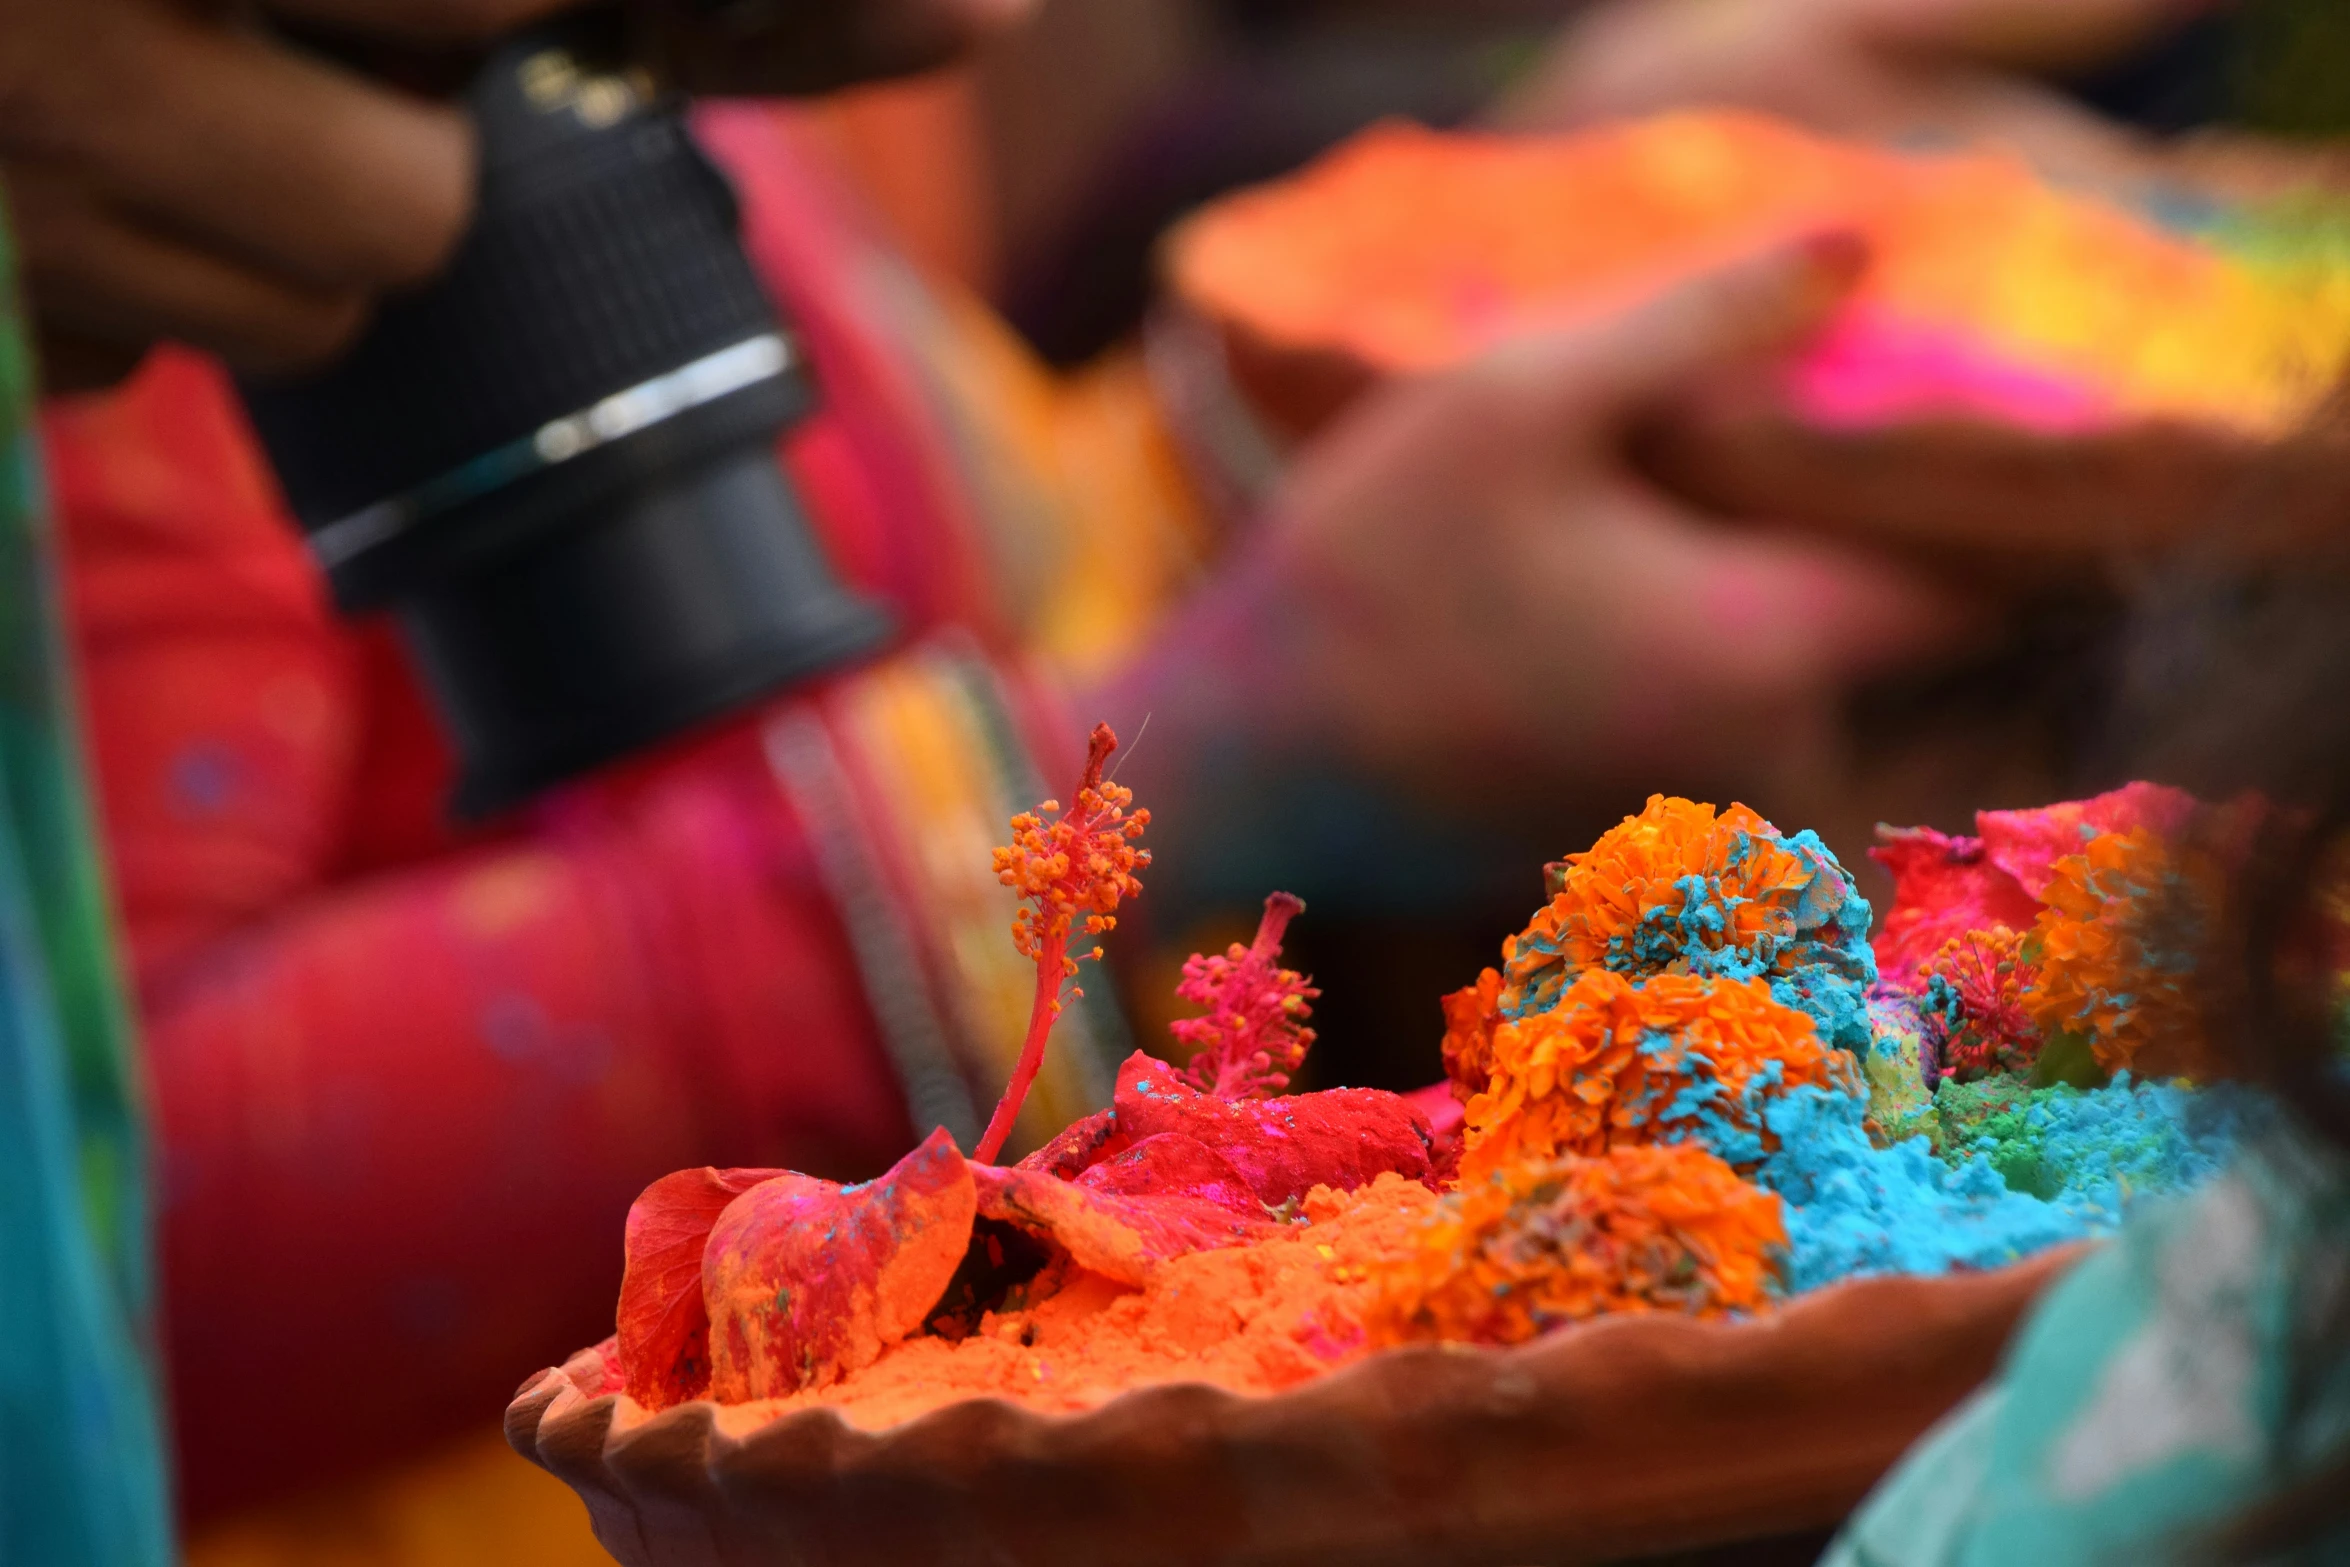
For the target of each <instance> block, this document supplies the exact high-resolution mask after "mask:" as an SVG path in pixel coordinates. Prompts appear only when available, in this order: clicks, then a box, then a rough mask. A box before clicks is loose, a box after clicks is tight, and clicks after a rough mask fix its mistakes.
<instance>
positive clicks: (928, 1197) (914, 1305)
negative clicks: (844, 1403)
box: [702, 1129, 978, 1403]
mask: <svg viewBox="0 0 2350 1567" xmlns="http://www.w3.org/2000/svg"><path fill="white" fill-rule="evenodd" d="M971 1176H972V1167H971V1166H970V1165H969V1164H967V1163H966V1162H965V1161H964V1159H963V1155H962V1152H961V1151H960V1150H959V1149H957V1148H956V1147H955V1142H954V1139H953V1138H951V1137H949V1136H948V1135H947V1134H946V1132H945V1130H944V1129H941V1130H939V1131H935V1132H932V1133H931V1134H930V1136H929V1137H928V1138H927V1139H926V1140H925V1141H924V1142H923V1144H922V1146H921V1147H919V1148H917V1149H915V1150H914V1151H913V1152H912V1153H910V1154H908V1155H906V1157H905V1158H903V1159H900V1160H899V1161H898V1162H897V1164H896V1165H895V1166H894V1167H892V1168H891V1170H890V1172H889V1173H888V1174H887V1175H884V1176H883V1177H881V1179H879V1180H877V1181H868V1182H866V1183H865V1184H864V1185H862V1186H836V1185H834V1184H833V1183H832V1182H830V1181H819V1180H816V1179H815V1178H813V1177H811V1176H805V1175H785V1176H780V1177H778V1178H776V1179H775V1180H772V1181H768V1182H766V1183H765V1184H764V1185H760V1186H755V1187H753V1188H752V1189H751V1190H750V1191H748V1192H746V1193H744V1194H743V1195H742V1196H740V1197H738V1198H736V1199H735V1200H734V1201H733V1202H732V1203H730V1204H729V1205H728V1206H727V1209H726V1211H725V1212H724V1213H723V1214H721V1215H720V1216H719V1219H718V1223H717V1224H716V1226H715V1227H713V1228H712V1230H711V1231H710V1242H709V1246H708V1247H707V1249H706V1250H705V1251H704V1252H703V1254H702V1281H703V1282H702V1292H703V1298H704V1299H705V1300H706V1301H707V1302H708V1303H709V1307H710V1322H711V1334H710V1360H711V1366H710V1390H711V1392H712V1394H713V1395H714V1396H715V1397H717V1398H718V1399H719V1400H720V1401H721V1402H724V1403H736V1402H740V1401H741V1400H744V1399H751V1398H776V1397H780V1396H782V1395H784V1394H786V1393H794V1392H797V1391H799V1390H800V1389H801V1388H805V1387H823V1386H825V1385H827V1384H829V1383H831V1382H835V1381H838V1380H839V1379H840V1378H841V1377H842V1376H844V1375H846V1374H847V1373H848V1372H851V1371H855V1370H857V1369H859V1368H860V1367H863V1366H869V1365H871V1364H872V1363H873V1362H874V1361H875V1360H876V1359H878V1358H880V1355H881V1352H882V1350H883V1349H885V1348H886V1347H888V1346H889V1345H891V1344H894V1343H896V1342H897V1341H898V1340H900V1339H902V1338H904V1337H905V1336H906V1335H907V1334H908V1333H910V1332H912V1331H913V1330H914V1329H916V1328H918V1327H920V1326H921V1325H922V1323H923V1321H924V1320H925V1319H926V1318H928V1317H929V1315H930V1311H931V1308H932V1307H933V1306H935V1305H937V1304H938V1299H939V1297H940V1296H941V1295H942V1294H944V1293H945V1292H946V1287H947V1283H948V1281H949V1280H951V1279H952V1278H953V1277H954V1275H955V1270H956V1269H957V1268H958V1267H960V1266H961V1265H962V1262H963V1254H964V1253H965V1252H966V1251H968V1250H969V1249H970V1245H971V1225H972V1220H973V1217H974V1216H975V1214H976V1213H977V1209H978V1194H977V1191H976V1189H975V1187H974V1185H973V1183H972V1178H971Z"/></svg>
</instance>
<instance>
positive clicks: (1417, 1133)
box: [1095, 1050, 1436, 1206]
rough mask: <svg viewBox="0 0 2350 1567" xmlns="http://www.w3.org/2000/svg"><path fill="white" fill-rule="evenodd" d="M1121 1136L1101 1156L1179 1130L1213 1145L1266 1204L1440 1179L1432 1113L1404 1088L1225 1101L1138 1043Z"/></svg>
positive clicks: (1124, 1092) (1129, 1064) (1126, 1074)
mask: <svg viewBox="0 0 2350 1567" xmlns="http://www.w3.org/2000/svg"><path fill="white" fill-rule="evenodd" d="M1115 1103H1116V1114H1117V1118H1118V1130H1117V1137H1115V1138H1112V1139H1110V1140H1109V1141H1108V1142H1107V1143H1105V1144H1104V1145H1103V1149H1102V1151H1101V1152H1099V1153H1097V1154H1096V1158H1095V1162H1099V1159H1100V1158H1101V1157H1103V1156H1105V1155H1108V1154H1115V1153H1117V1152H1120V1151H1122V1149H1121V1147H1120V1146H1117V1143H1118V1138H1123V1139H1126V1141H1125V1143H1124V1145H1123V1146H1124V1147H1132V1146H1134V1145H1135V1144H1138V1143H1140V1142H1141V1141H1142V1139H1144V1138H1146V1137H1155V1136H1157V1135H1159V1134H1160V1133H1163V1132H1179V1133H1181V1134H1182V1135H1184V1136H1186V1137H1189V1138H1191V1139H1192V1140H1193V1141H1195V1142H1200V1143H1204V1144H1206V1145H1207V1146H1208V1147H1209V1148H1212V1149H1214V1150H1215V1151H1216V1152H1217V1153H1219V1154H1222V1155H1223V1156H1224V1158H1225V1159H1226V1160H1227V1161H1228V1162H1229V1163H1230V1164H1231V1165H1232V1167H1233V1169H1234V1170H1236V1171H1238V1172H1239V1174H1240V1178H1241V1179H1242V1180H1243V1181H1245V1182H1247V1183H1248V1187H1249V1190H1251V1191H1252V1192H1254V1193H1255V1194H1256V1197H1257V1200H1258V1201H1259V1202H1263V1203H1268V1204H1273V1205H1276V1206H1277V1205H1279V1204H1281V1203H1285V1202H1287V1201H1289V1200H1290V1199H1291V1198H1293V1197H1303V1196H1304V1195H1305V1194H1306V1193H1307V1192H1309V1191H1312V1190H1313V1189H1314V1188H1315V1187H1317V1186H1333V1187H1336V1188H1338V1189H1339V1190H1340V1191H1353V1190H1354V1189H1355V1188H1356V1187H1358V1186H1367V1185H1369V1184H1370V1183H1371V1181H1372V1180H1373V1179H1375V1178H1376V1177H1377V1176H1379V1175H1380V1174H1381V1173H1382V1172H1383V1171H1388V1170H1393V1171H1394V1172H1395V1173H1396V1174H1398V1175H1406V1176H1409V1177H1411V1178H1412V1179H1413V1180H1416V1181H1420V1182H1423V1183H1426V1184H1427V1185H1429V1186H1431V1187H1433V1186H1434V1185H1435V1181H1436V1175H1435V1170H1434V1168H1433V1166H1432V1165H1431V1163H1430V1159H1429V1150H1430V1149H1431V1148H1432V1147H1433V1146H1434V1144H1435V1141H1436V1137H1435V1133H1434V1132H1433V1131H1431V1130H1430V1128H1429V1125H1428V1118H1427V1117H1426V1116H1425V1115H1422V1114H1421V1113H1420V1112H1419V1111H1418V1110H1415V1109H1414V1108H1412V1106H1411V1105H1409V1104H1408V1103H1406V1102H1405V1101H1404V1099H1403V1098H1402V1096H1400V1095H1397V1094H1391V1093H1387V1092H1385V1091H1383V1090H1381V1089H1376V1088H1332V1089H1327V1090H1324V1091H1323V1092H1321V1093H1318V1094H1292V1095H1290V1096H1288V1097H1286V1098H1281V1099H1239V1100H1228V1099H1218V1098H1216V1097H1215V1096H1213V1095H1210V1094H1203V1093H1201V1092H1199V1091H1198V1090H1197V1089H1194V1088H1192V1087H1191V1086H1190V1085H1189V1084H1187V1083H1185V1082H1184V1081H1183V1080H1182V1079H1181V1078H1180V1077H1179V1076H1178V1075H1177V1074H1176V1072H1175V1069H1174V1068H1173V1067H1170V1066H1169V1065H1167V1063H1166V1062H1164V1061H1156V1060H1153V1059H1152V1058H1151V1057H1149V1056H1147V1055H1144V1054H1143V1053H1142V1052H1141V1051H1139V1050H1138V1051H1136V1052H1135V1053H1134V1054H1133V1055H1131V1056H1128V1057H1127V1058H1126V1064H1125V1065H1124V1066H1123V1067H1121V1068H1119V1071H1118V1092H1117V1096H1116V1101H1115Z"/></svg>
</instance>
